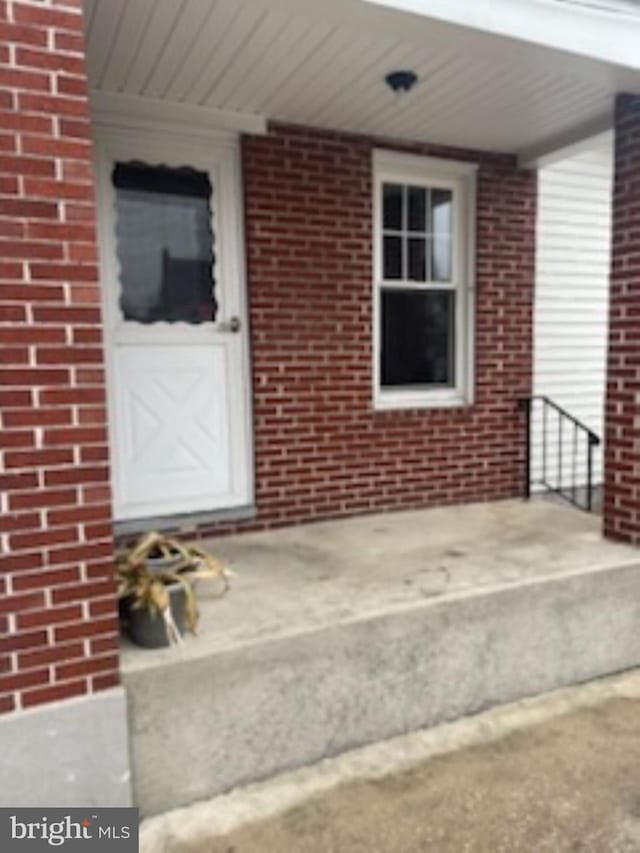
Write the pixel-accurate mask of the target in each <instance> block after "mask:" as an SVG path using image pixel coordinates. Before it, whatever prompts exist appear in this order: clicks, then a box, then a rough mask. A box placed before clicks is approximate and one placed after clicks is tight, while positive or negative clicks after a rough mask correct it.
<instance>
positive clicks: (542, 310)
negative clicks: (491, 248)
mask: <svg viewBox="0 0 640 853" xmlns="http://www.w3.org/2000/svg"><path fill="white" fill-rule="evenodd" d="M612 181H613V135H612V134H611V133H604V134H602V135H600V136H597V137H594V139H593V140H592V142H591V144H589V146H588V147H585V148H583V149H582V150H581V151H580V152H579V153H574V154H572V155H571V156H568V157H566V158H565V159H562V160H559V161H556V162H555V163H553V165H549V166H546V167H543V168H541V169H540V170H539V174H538V222H537V247H536V291H535V309H534V368H533V393H534V394H536V395H546V396H547V397H550V398H551V399H552V400H554V401H555V402H556V403H558V404H559V405H560V406H562V407H563V408H564V409H566V410H567V411H568V412H570V413H571V414H572V415H574V416H575V417H576V418H578V419H579V420H581V421H582V422H583V423H585V424H586V425H587V426H588V427H590V428H591V429H592V430H593V431H594V432H595V433H597V435H598V436H600V438H601V439H602V438H603V428H604V396H605V376H606V347H607V324H608V305H609V265H610V255H611V250H610V243H611V191H612ZM552 424H553V427H552ZM549 426H550V434H551V429H555V431H556V435H557V421H556V420H555V418H553V417H551V415H550V418H549ZM566 439H567V441H566V442H565V452H566V451H567V450H569V429H567V432H566ZM540 443H541V421H540V417H539V415H538V416H537V417H535V418H534V453H533V477H534V479H538V478H539V477H540V475H541V473H542V472H541V464H542V458H541V448H540ZM554 445H555V440H554V441H552V442H551V444H550V445H549V451H548V455H547V462H548V464H549V467H551V468H552V470H553V476H552V477H551V479H552V481H553V483H554V484H555V476H556V472H557V458H556V456H555V447H554ZM551 448H553V449H551ZM602 458H603V454H602V446H601V447H600V448H599V449H597V450H596V452H595V454H594V463H595V471H594V482H595V483H600V482H601V481H602ZM585 459H586V454H585V452H584V446H582V445H581V447H580V451H579V454H578V460H577V469H578V473H579V478H580V482H582V483H584V482H585ZM571 464H572V462H571V457H570V456H569V458H565V459H564V460H563V469H564V473H565V475H566V476H567V483H566V484H567V485H568V483H569V474H570V466H571Z"/></svg>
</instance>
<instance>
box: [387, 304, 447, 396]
mask: <svg viewBox="0 0 640 853" xmlns="http://www.w3.org/2000/svg"><path fill="white" fill-rule="evenodd" d="M454 300H455V294H454V293H453V292H451V291H446V292H436V291H421V290H382V292H381V303H382V304H381V306H380V307H381V353H380V357H381V364H380V378H381V384H382V386H383V387H396V388H399V387H422V386H425V385H439V386H449V387H451V386H453V384H454V363H453V353H454V334H455V323H454V315H455V301H454Z"/></svg>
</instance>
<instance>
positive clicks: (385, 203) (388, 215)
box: [382, 184, 404, 231]
mask: <svg viewBox="0 0 640 853" xmlns="http://www.w3.org/2000/svg"><path fill="white" fill-rule="evenodd" d="M403 189H404V187H402V186H401V184H383V186H382V223H383V226H384V228H390V229H391V230H392V231H401V230H402V195H403Z"/></svg>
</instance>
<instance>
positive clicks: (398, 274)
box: [382, 237, 403, 279]
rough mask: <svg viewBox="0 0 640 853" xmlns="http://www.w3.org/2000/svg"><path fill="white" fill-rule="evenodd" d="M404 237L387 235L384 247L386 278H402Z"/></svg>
mask: <svg viewBox="0 0 640 853" xmlns="http://www.w3.org/2000/svg"><path fill="white" fill-rule="evenodd" d="M402 243H403V239H402V237H385V238H384V243H383V247H382V251H383V259H382V270H383V275H384V278H387V279H391V278H402Z"/></svg>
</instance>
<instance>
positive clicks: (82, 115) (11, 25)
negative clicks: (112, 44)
mask: <svg viewBox="0 0 640 853" xmlns="http://www.w3.org/2000/svg"><path fill="white" fill-rule="evenodd" d="M94 222H95V210H94V187H93V167H92V152H91V142H90V122H89V107H88V99H87V81H86V72H85V62H84V37H83V28H82V4H81V2H80V0H43V2H37V3H36V2H31V3H30V2H19V0H0V347H1V352H0V411H1V413H2V422H1V431H0V436H1V442H0V455H1V458H0V490H1V495H2V504H1V510H2V512H1V515H0V537H1V557H0V560H1V562H0V596H1V598H0V711H11V710H13V709H15V708H19V707H28V706H33V705H37V704H40V703H43V702H48V701H51V700H55V699H63V698H65V697H68V696H75V695H79V694H84V693H89V692H92V691H96V690H100V689H102V688H106V687H109V686H112V685H114V684H116V683H117V681H118V655H117V622H116V603H115V597H114V583H113V579H112V573H113V566H112V559H111V558H112V549H113V543H112V528H111V508H110V494H109V470H108V454H107V450H108V448H107V434H106V410H105V388H104V370H103V350H102V331H101V312H100V298H99V286H98V270H97V264H96V237H95V227H94Z"/></svg>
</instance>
